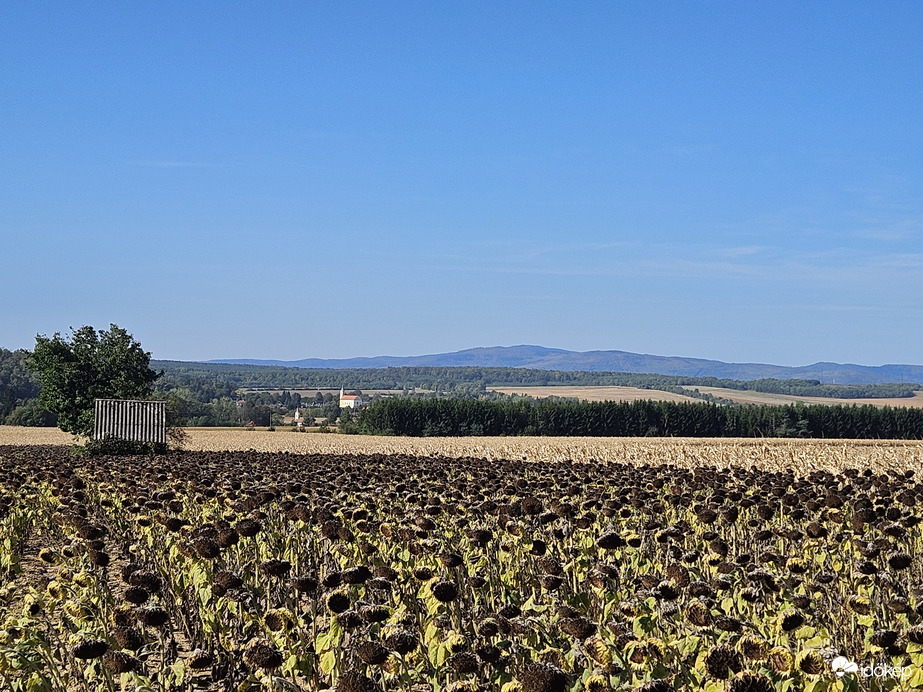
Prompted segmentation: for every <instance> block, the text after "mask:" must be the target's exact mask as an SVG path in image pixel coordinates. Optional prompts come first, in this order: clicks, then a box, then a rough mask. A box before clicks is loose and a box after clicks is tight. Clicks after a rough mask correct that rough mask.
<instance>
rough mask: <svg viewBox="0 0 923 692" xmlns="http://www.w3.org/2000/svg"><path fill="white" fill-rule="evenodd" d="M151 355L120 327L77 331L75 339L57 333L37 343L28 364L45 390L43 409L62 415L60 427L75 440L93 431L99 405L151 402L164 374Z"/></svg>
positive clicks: (91, 328)
mask: <svg viewBox="0 0 923 692" xmlns="http://www.w3.org/2000/svg"><path fill="white" fill-rule="evenodd" d="M150 362H151V354H150V353H148V352H147V351H145V350H144V349H142V348H141V344H140V343H139V342H138V341H136V340H135V338H134V337H133V336H132V335H131V334H129V333H128V332H127V331H125V330H124V329H122V328H121V327H119V326H118V325H115V324H110V325H109V329H108V330H105V329H100V330H99V331H97V330H96V329H94V328H93V327H90V326H84V327H80V328H79V329H77V330H74V329H73V327H72V328H71V335H70V338H64V337H62V336H61V334H60V333H58V332H55V334H54V336H52V337H51V338H48V337H47V336H45V335H44V334H39V335H37V336H36V337H35V350H34V351H33V352H32V354H31V355H30V356H28V358H27V359H26V365H27V367H28V368H29V369H30V370H32V371H33V372H34V373H35V375H36V377H37V378H38V380H39V382H41V385H42V388H41V392H40V394H39V401H40V403H41V405H42V406H43V407H44V408H46V409H47V410H49V411H52V412H54V413H56V414H57V415H58V427H59V428H61V430H64V431H65V432H70V433H73V434H75V435H85V436H89V435H90V434H91V433H92V431H93V408H94V400H95V399H137V398H144V397H146V396H149V395H150V394H151V392H152V391H153V384H154V382H155V381H156V380H157V378H158V377H160V376H161V375H162V374H163V373H162V372H159V373H158V372H155V371H154V370H152V369H151V368H150Z"/></svg>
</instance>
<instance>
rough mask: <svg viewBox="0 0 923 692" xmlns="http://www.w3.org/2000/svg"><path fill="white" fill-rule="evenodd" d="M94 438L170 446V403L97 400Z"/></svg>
mask: <svg viewBox="0 0 923 692" xmlns="http://www.w3.org/2000/svg"><path fill="white" fill-rule="evenodd" d="M93 413H94V420H93V439H94V440H104V439H106V438H113V439H117V440H127V441H129V442H146V443H149V444H166V443H167V402H165V401H134V400H130V399H97V400H96V402H95V407H94V411H93Z"/></svg>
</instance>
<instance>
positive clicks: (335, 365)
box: [208, 346, 923, 384]
mask: <svg viewBox="0 0 923 692" xmlns="http://www.w3.org/2000/svg"><path fill="white" fill-rule="evenodd" d="M208 362H209V363H232V364H237V365H243V364H246V365H276V366H283V367H296V368H321V369H345V368H387V367H422V366H428V367H460V366H478V367H507V368H534V369H538V370H566V371H585V372H630V373H656V374H659V375H683V376H688V377H719V378H726V379H734V380H757V379H762V378H776V379H806V380H819V381H820V382H825V383H835V384H882V383H888V382H923V366H921V365H902V364H895V365H890V364H889V365H855V364H852V363H845V364H843V363H828V362H820V363H813V364H811V365H804V366H799V367H790V366H784V365H771V364H766V363H725V362H723V361H719V360H707V359H704V358H686V357H680V356H655V355H649V354H640V353H630V352H628V351H566V350H564V349H559V348H545V347H543V346H491V347H484V348H471V349H466V350H463V351H455V352H453V353H436V354H430V355H422V356H375V357H369V358H332V359H327V358H305V359H303V360H294V361H283V360H257V359H247V358H239V359H221V360H211V361H208Z"/></svg>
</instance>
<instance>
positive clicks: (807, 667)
mask: <svg viewBox="0 0 923 692" xmlns="http://www.w3.org/2000/svg"><path fill="white" fill-rule="evenodd" d="M795 667H796V668H798V670H800V671H801V672H802V673H804V674H805V675H820V674H821V673H823V672H824V671H825V670H826V669H827V663H826V661H824V657H823V656H822V655H821V653H820V652H819V651H817V650H816V649H805V650H804V651H802V652H801V653H799V654H798V657H797V658H796V659H795Z"/></svg>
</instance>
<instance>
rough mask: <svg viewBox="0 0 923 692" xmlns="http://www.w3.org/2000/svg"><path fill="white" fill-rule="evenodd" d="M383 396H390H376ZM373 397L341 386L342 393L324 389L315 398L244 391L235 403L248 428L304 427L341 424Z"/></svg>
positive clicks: (290, 392)
mask: <svg viewBox="0 0 923 692" xmlns="http://www.w3.org/2000/svg"><path fill="white" fill-rule="evenodd" d="M381 396H390V395H388V394H381V393H376V394H375V395H374V397H375V398H379V397H381ZM370 399H371V397H369V398H366V397H364V396H363V393H362V392H361V391H360V390H350V391H347V390H346V389H345V388H343V387H341V388H340V392H339V396H337V394H336V393H335V392H321V391H318V392H317V393H316V394H315V395H314V396H313V397H311V396H306V395H305V394H302V393H301V392H295V391H287V390H283V391H281V392H279V391H274V392H266V391H249V392H246V393H242V394H241V396H240V397H239V398H238V399H237V401H236V404H237V410H238V418H239V420H240V422H241V423H242V424H243V425H245V426H247V427H251V428H255V427H267V426H268V427H276V426H284V427H292V428H295V429H299V430H303V429H306V428H312V427H314V428H318V427H319V428H323V427H326V426H334V425H338V424H339V423H340V422H341V418H342V417H343V414H344V412H348V413H347V417H348V418H351V416H352V414H353V413H354V412H356V411H358V410H359V409H361V408H362V407H364V406H367V405H368V404H369V402H370Z"/></svg>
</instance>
